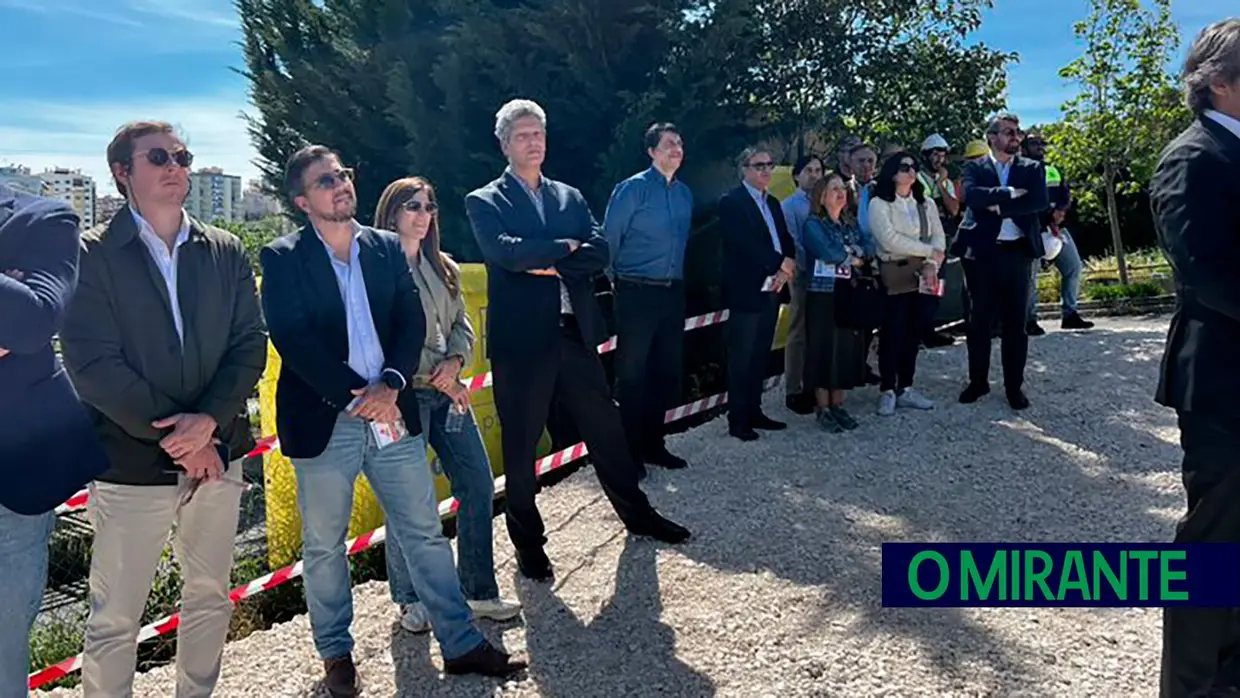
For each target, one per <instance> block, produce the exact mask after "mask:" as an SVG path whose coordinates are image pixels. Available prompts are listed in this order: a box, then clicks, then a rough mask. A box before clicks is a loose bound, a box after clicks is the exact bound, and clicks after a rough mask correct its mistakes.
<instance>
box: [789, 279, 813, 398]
mask: <svg viewBox="0 0 1240 698" xmlns="http://www.w3.org/2000/svg"><path fill="white" fill-rule="evenodd" d="M807 281H808V279H806V278H805V277H804V276H802V274H801V271H800V270H799V269H798V270H797V275H796V276H794V277H792V283H791V284H790V289H791V295H792V302H791V303H789V304H788V314H789V315H790V316H791V317H789V318H788V342H787V344H786V345H785V346H784V393H785V394H786V395H799V394H800V393H801V392H802V383H803V382H804V381H803V376H804V375H805V293H806V290H807V289H808V284H807Z"/></svg>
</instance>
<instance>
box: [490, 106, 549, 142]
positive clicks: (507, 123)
mask: <svg viewBox="0 0 1240 698" xmlns="http://www.w3.org/2000/svg"><path fill="white" fill-rule="evenodd" d="M527 116H533V117H536V118H537V119H538V122H539V123H540V124H542V127H543V129H544V130H546V128H547V112H545V111H543V108H542V107H540V106H538V103H537V102H534V101H532V100H528V99H513V100H510V101H508V102H505V103H504V106H502V107H500V108H499V111H497V112H495V137H496V138H498V139H499V142H500V143H507V142H508V137H509V136H510V135H512V125H513V124H514V123H516V122H517V119H524V118H525V117H527Z"/></svg>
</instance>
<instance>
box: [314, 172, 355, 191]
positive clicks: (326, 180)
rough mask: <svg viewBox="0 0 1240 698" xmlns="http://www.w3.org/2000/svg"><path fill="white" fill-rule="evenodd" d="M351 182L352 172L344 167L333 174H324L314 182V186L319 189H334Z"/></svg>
mask: <svg viewBox="0 0 1240 698" xmlns="http://www.w3.org/2000/svg"><path fill="white" fill-rule="evenodd" d="M352 181H353V170H352V169H350V168H348V167H345V168H342V169H340V170H337V171H335V172H324V173H323V174H321V175H319V176H318V177H316V178H315V180H314V186H316V187H318V188H319V189H335V188H336V187H338V186H339V185H341V184H344V183H345V182H352Z"/></svg>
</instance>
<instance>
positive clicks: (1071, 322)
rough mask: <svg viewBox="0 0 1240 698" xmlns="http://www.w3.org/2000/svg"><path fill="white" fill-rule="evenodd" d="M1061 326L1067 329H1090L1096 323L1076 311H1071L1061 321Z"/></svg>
mask: <svg viewBox="0 0 1240 698" xmlns="http://www.w3.org/2000/svg"><path fill="white" fill-rule="evenodd" d="M1059 326H1060V327H1061V328H1063V329H1065V330H1088V329H1089V328H1091V327H1093V326H1094V323H1092V322H1090V321H1089V320H1086V319H1085V318H1083V317H1081V316H1080V315H1077V314H1076V313H1069V314H1067V315H1064V316H1063V319H1062V320H1060V321H1059Z"/></svg>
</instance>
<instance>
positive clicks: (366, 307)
mask: <svg viewBox="0 0 1240 698" xmlns="http://www.w3.org/2000/svg"><path fill="white" fill-rule="evenodd" d="M361 232H362V227H361V226H360V225H358V224H357V222H356V221H355V222H354V223H353V240H352V241H351V242H350V244H349V261H347V262H344V261H341V260H340V258H339V257H337V256H336V255H335V253H333V252H332V248H331V247H330V246H329V245H328V244H327V241H326V240H324V239H323V235H322V234H321V233H319V231H318V229H317V228H316V229H315V231H314V234H315V235H318V236H319V241H321V242H322V243H323V251H324V252H325V253H326V254H327V258H328V260H330V261H331V265H332V271H333V272H334V273H335V274H336V287H337V288H339V289H340V300H342V301H343V302H344V315H345V324H346V326H347V327H348V330H349V368H351V369H353V370H354V371H355V372H356V373H357V375H359V376H361V377H362V378H365V379H366V382H367V383H373V382H375V381H377V380H379V377H380V376H382V375H383V362H384V356H383V346H382V345H381V344H380V343H379V333H378V332H376V331H375V321H374V318H372V317H371V316H370V298H369V297H368V296H367V295H366V278H365V277H364V276H363V275H362V263H361V260H360V258H359V253H360V252H361V245H359V244H358V241H357V239H358V236H359V235H361ZM402 378H403V376H402Z"/></svg>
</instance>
